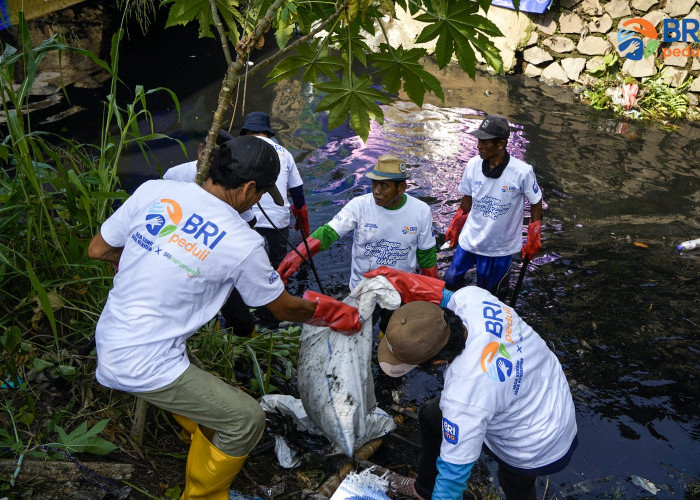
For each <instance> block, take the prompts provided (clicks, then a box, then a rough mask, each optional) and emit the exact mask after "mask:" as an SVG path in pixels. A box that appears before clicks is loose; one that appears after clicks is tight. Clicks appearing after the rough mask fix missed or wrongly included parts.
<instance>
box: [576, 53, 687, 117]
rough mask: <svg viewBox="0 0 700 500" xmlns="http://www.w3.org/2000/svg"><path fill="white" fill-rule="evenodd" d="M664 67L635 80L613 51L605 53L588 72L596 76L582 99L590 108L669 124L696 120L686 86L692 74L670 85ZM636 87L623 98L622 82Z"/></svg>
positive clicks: (585, 90)
mask: <svg viewBox="0 0 700 500" xmlns="http://www.w3.org/2000/svg"><path fill="white" fill-rule="evenodd" d="M664 70H665V68H664V67H660V68H659V71H658V72H657V73H656V74H655V75H654V76H652V77H650V78H648V79H646V80H644V81H641V82H638V81H637V80H636V79H634V78H630V77H626V76H625V75H624V74H623V73H622V72H621V68H620V60H619V57H618V56H617V55H616V54H613V53H610V54H607V55H606V56H605V58H604V61H603V63H602V64H601V65H600V66H599V67H598V68H596V69H595V71H593V72H591V74H592V75H593V76H594V77H596V78H595V79H594V80H592V81H591V82H589V84H588V85H587V86H586V88H585V89H584V91H583V93H582V97H583V99H584V101H586V102H588V104H589V105H590V106H591V107H592V108H594V109H609V110H611V111H612V112H613V113H615V114H616V115H617V116H620V117H625V118H631V119H639V120H649V121H653V122H656V123H661V124H662V125H663V126H666V127H670V128H673V127H674V123H676V122H678V121H679V120H685V119H689V120H698V119H700V115H699V114H698V112H697V108H694V107H692V106H690V105H689V98H688V93H687V91H688V89H689V88H690V86H691V85H692V83H693V79H692V78H688V79H686V80H685V81H684V82H683V83H681V84H680V85H678V86H675V87H674V86H672V85H671V82H670V77H669V76H667V75H666V73H665V71H664ZM625 84H628V85H634V86H636V87H637V90H636V94H635V95H634V97H632V98H631V99H629V100H628V101H627V102H625V99H624V92H623V85H625Z"/></svg>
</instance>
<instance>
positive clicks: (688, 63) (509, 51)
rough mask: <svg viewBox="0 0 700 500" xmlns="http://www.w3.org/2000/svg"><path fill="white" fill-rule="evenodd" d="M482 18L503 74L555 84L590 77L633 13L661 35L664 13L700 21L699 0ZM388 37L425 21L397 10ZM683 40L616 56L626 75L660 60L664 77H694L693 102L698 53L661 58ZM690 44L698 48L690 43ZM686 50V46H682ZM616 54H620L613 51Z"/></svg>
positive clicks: (568, 0)
mask: <svg viewBox="0 0 700 500" xmlns="http://www.w3.org/2000/svg"><path fill="white" fill-rule="evenodd" d="M487 17H488V18H489V19H490V20H491V21H492V22H493V23H494V24H496V25H497V26H498V27H499V29H500V30H501V32H502V33H503V34H504V36H503V37H499V38H495V39H494V43H495V45H496V47H498V49H499V50H500V52H501V57H502V59H503V65H504V70H505V71H506V72H507V73H522V74H525V75H526V76H529V77H533V78H539V79H540V80H542V81H545V82H549V83H554V84H575V83H578V84H585V83H590V82H591V79H592V78H593V77H592V76H591V75H590V72H591V71H593V70H595V69H596V68H597V67H599V66H600V65H601V64H602V62H603V57H604V56H605V55H606V54H608V53H611V52H612V53H618V52H617V30H618V26H619V25H620V23H621V22H623V21H625V20H627V19H632V18H635V17H642V18H644V19H646V20H648V21H650V22H651V23H652V24H653V25H654V26H655V27H656V29H657V31H658V33H659V38H661V36H662V33H661V31H662V20H663V19H666V18H669V17H671V18H675V19H684V18H695V19H698V20H700V0H609V1H607V0H554V2H553V4H552V6H551V8H550V10H549V11H547V12H546V13H544V14H528V13H517V12H514V11H512V10H509V9H504V8H501V7H491V8H490V9H489V11H488V14H487ZM390 25H391V26H392V27H390V29H389V38H390V39H391V41H392V42H395V43H403V45H404V47H409V46H425V47H426V48H428V49H429V50H430V49H433V48H434V43H435V41H434V40H433V42H432V46H431V45H430V44H423V45H420V44H413V43H412V42H413V40H415V39H416V37H417V36H418V34H419V33H420V32H421V31H422V29H423V27H424V26H425V25H424V24H423V23H419V22H415V21H413V20H412V19H411V17H410V15H408V14H407V13H405V12H397V18H396V19H394V20H393V21H392V22H390ZM688 46H689V44H687V43H672V44H671V43H664V42H661V43H660V45H659V48H658V49H657V53H656V56H655V57H647V58H644V59H642V60H641V61H632V60H630V59H626V58H625V57H624V56H621V57H620V64H622V71H623V73H624V74H625V75H629V76H632V77H635V78H637V79H640V80H641V79H644V78H648V77H650V76H653V75H655V74H656V73H657V71H658V67H657V63H664V64H665V68H664V70H663V71H664V76H663V78H664V79H665V80H666V81H667V82H668V83H669V85H671V86H674V87H677V86H679V85H680V84H682V83H683V82H684V81H686V79H687V78H690V77H692V78H695V80H694V81H693V84H692V85H691V87H690V89H689V98H690V102H691V104H692V105H697V104H698V96H700V79H697V77H698V76H699V75H700V57H692V56H683V55H680V56H678V57H666V58H665V60H664V56H663V52H662V51H663V49H664V48H671V49H676V48H678V49H681V51H680V52H681V53H682V49H683V48H688ZM693 47H694V48H695V47H697V44H694V45H693ZM686 52H687V51H686ZM618 55H619V53H618Z"/></svg>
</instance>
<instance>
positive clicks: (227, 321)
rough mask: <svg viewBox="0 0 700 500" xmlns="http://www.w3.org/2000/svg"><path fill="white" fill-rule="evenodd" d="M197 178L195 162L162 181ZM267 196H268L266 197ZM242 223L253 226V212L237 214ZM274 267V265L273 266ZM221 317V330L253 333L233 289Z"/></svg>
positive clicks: (224, 137)
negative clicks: (227, 329)
mask: <svg viewBox="0 0 700 500" xmlns="http://www.w3.org/2000/svg"><path fill="white" fill-rule="evenodd" d="M231 139H233V136H232V135H231V134H230V133H228V132H227V131H226V130H224V129H221V130H219V133H218V135H217V137H216V144H217V145H218V146H220V145H222V144H223V143H225V142H226V141H230V140H231ZM203 151H204V144H200V145H199V148H198V150H197V157H198V158H199V157H201V155H202V152H203ZM196 176H197V160H194V161H189V162H187V163H181V164H180V165H175V166H174V167H170V168H169V169H168V170H167V171H166V172H165V173H164V174H163V179H164V180H168V181H178V182H194V180H195V177H196ZM268 196H269V195H268ZM239 215H240V216H241V219H243V221H245V222H247V223H248V225H249V226H250V227H254V226H255V214H254V213H253V210H246V211H245V212H242V213H241V214H239ZM273 267H274V265H273ZM221 316H222V317H223V324H222V328H224V327H225V328H229V329H231V330H233V331H234V332H235V333H236V335H240V336H248V335H252V334H253V333H254V332H255V318H254V317H253V315H252V314H251V313H250V309H249V308H248V306H247V305H246V304H245V303H244V302H243V299H242V298H241V294H240V293H238V291H237V290H236V289H235V288H234V289H233V290H231V293H230V294H229V296H228V299H226V302H225V303H224V305H223V306H221Z"/></svg>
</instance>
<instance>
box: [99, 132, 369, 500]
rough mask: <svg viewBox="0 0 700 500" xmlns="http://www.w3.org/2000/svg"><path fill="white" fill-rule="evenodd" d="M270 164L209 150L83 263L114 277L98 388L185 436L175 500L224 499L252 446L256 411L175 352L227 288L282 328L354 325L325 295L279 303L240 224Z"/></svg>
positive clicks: (241, 146) (242, 147)
mask: <svg viewBox="0 0 700 500" xmlns="http://www.w3.org/2000/svg"><path fill="white" fill-rule="evenodd" d="M278 173H279V156H278V155H277V153H276V151H275V150H274V149H273V148H272V147H271V146H269V145H268V144H267V143H266V142H264V141H261V140H259V139H257V138H254V137H238V138H235V139H232V140H230V141H227V142H226V143H225V144H223V145H222V146H219V147H217V148H216V149H215V150H214V152H213V160H212V163H211V166H210V168H209V174H208V175H209V177H208V179H207V181H206V182H205V183H204V184H203V185H202V186H201V187H200V186H198V185H197V184H195V183H189V182H188V183H186V182H175V181H166V180H154V181H148V182H146V183H144V184H143V185H141V186H140V187H139V188H138V189H137V190H136V191H135V192H134V194H133V195H131V196H130V197H129V198H128V199H127V200H126V201H125V202H124V204H123V205H122V206H121V207H119V209H118V210H117V211H116V212H115V213H114V214H113V215H112V216H111V217H109V218H108V219H107V220H106V221H105V222H104V224H103V225H102V227H101V228H100V231H99V232H98V233H97V235H95V237H94V238H93V239H92V241H91V242H90V246H89V249H88V256H89V257H91V258H94V259H100V260H104V261H107V262H111V263H113V264H115V265H116V264H118V265H119V271H118V272H117V274H116V276H115V277H114V287H113V288H112V290H111V291H110V293H109V297H108V298H107V303H106V304H105V307H104V309H103V311H102V314H101V315H100V319H99V321H98V323H97V328H96V331H95V340H96V344H97V362H98V365H97V370H96V372H95V376H96V378H97V380H98V382H100V384H102V385H104V386H106V387H110V388H113V389H118V390H122V391H126V392H128V393H130V394H133V395H135V396H138V397H141V398H143V399H144V400H146V401H148V402H150V403H152V404H155V405H156V406H158V407H160V408H163V409H165V410H168V411H171V412H173V413H175V414H177V415H178V417H176V419H177V421H178V422H179V423H181V425H183V427H184V428H185V430H186V431H187V432H188V434H189V435H190V436H191V443H192V444H191V446H190V451H189V454H188V456H187V468H186V482H185V489H184V494H183V496H184V498H209V499H225V498H228V487H229V485H230V483H231V481H232V480H233V478H234V477H235V476H236V474H238V472H239V471H240V469H241V467H242V465H243V462H244V461H245V459H246V457H247V455H248V452H249V451H250V450H251V449H252V448H253V447H254V446H255V444H256V443H257V442H258V440H259V439H260V437H261V435H262V432H263V430H264V427H265V416H264V412H263V411H262V410H261V408H260V406H259V405H258V403H257V401H256V400H255V399H253V398H251V397H250V396H248V395H247V394H245V393H244V392H242V391H240V390H238V389H236V388H234V387H232V386H229V385H228V384H226V383H225V382H223V381H222V380H220V379H219V378H217V377H215V376H214V375H212V374H210V373H208V372H205V371H203V370H201V369H199V368H198V367H196V366H195V365H194V364H191V363H190V360H189V359H188V357H187V353H186V350H185V341H186V340H187V338H188V337H190V336H191V335H192V334H193V333H194V332H196V331H197V330H198V329H199V328H200V327H201V326H202V325H203V324H204V323H206V322H207V321H209V320H210V319H211V318H212V317H213V316H214V315H215V314H216V312H217V311H218V310H219V309H220V308H221V306H222V304H223V303H224V301H225V300H226V298H227V296H228V295H229V293H230V292H231V289H232V288H233V287H236V288H237V289H238V291H239V292H240V294H241V295H242V297H243V299H244V300H245V302H246V303H248V304H250V305H252V306H266V307H267V308H268V309H269V310H270V311H271V312H272V313H273V314H275V316H276V317H277V318H278V319H280V320H282V319H285V320H290V321H299V322H308V323H309V324H314V325H326V326H329V327H331V328H333V329H334V330H336V331H340V332H343V333H348V334H352V333H353V332H356V331H357V330H358V329H359V328H360V324H359V318H358V313H357V310H356V309H355V308H352V307H349V306H347V305H345V304H342V303H341V302H338V301H336V300H334V299H332V298H330V297H326V296H325V295H321V294H317V293H315V292H311V291H307V292H306V293H305V294H304V298H298V297H294V296H292V295H290V294H289V293H287V291H286V290H285V289H284V285H283V284H282V281H281V280H280V279H279V275H278V274H277V272H276V271H275V270H274V269H273V268H272V266H271V265H270V262H269V260H268V259H267V256H266V255H265V252H264V250H263V242H262V238H261V237H260V235H258V234H257V233H256V232H255V231H253V230H252V229H251V228H250V227H249V226H248V225H247V224H246V223H245V222H244V221H243V220H242V219H241V217H240V215H239V214H240V213H242V212H244V211H245V210H248V209H249V208H250V207H251V206H252V205H253V204H254V203H256V202H257V201H258V200H259V199H260V197H261V196H262V195H263V193H265V192H267V193H269V194H270V195H271V196H272V198H273V199H274V200H275V202H276V203H277V204H279V205H282V204H283V200H282V196H281V194H280V193H279V191H278V190H277V188H276V187H275V179H276V178H277V174H278Z"/></svg>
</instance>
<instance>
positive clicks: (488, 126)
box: [470, 115, 510, 140]
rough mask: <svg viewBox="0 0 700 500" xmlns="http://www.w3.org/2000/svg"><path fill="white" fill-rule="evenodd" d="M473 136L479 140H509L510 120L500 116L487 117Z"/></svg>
mask: <svg viewBox="0 0 700 500" xmlns="http://www.w3.org/2000/svg"><path fill="white" fill-rule="evenodd" d="M470 134H471V135H473V136H474V137H476V138H477V139H506V140H507V139H508V137H510V125H509V124H508V120H506V119H505V118H503V117H502V116H500V115H487V116H486V117H485V118H484V121H482V122H481V125H479V128H478V129H476V130H475V131H474V132H470Z"/></svg>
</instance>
